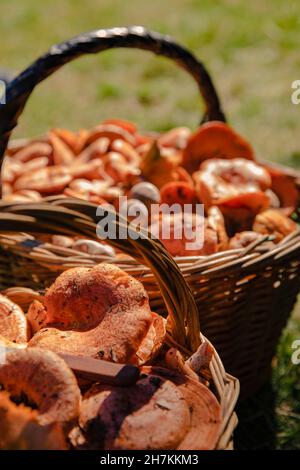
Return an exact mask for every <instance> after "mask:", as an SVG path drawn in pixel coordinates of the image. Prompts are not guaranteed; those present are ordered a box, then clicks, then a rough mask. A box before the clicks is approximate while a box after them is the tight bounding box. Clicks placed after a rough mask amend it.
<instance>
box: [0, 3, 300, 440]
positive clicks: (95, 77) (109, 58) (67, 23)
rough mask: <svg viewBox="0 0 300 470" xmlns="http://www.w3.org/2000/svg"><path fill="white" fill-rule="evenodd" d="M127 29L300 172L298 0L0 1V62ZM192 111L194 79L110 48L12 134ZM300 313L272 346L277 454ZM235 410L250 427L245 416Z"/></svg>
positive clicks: (178, 119)
mask: <svg viewBox="0 0 300 470" xmlns="http://www.w3.org/2000/svg"><path fill="white" fill-rule="evenodd" d="M129 24H142V25H144V26H147V27H149V28H152V29H154V30H158V31H160V32H163V33H168V34H170V35H172V36H173V37H174V38H176V40H177V41H179V42H181V43H182V44H184V45H186V46H187V47H189V48H190V49H191V50H192V51H193V52H194V53H195V54H196V55H197V56H198V57H199V58H200V59H202V60H203V61H204V63H205V64H206V65H207V67H208V69H209V70H210V72H211V74H212V76H213V78H214V82H215V84H216V87H217V89H218V91H219V94H220V96H221V98H222V103H223V107H224V109H225V111H226V114H227V116H228V119H229V121H230V122H231V123H232V124H233V125H234V127H235V128H236V129H237V130H238V131H240V132H241V133H242V134H243V135H245V137H247V138H248V139H249V140H250V141H251V143H252V144H253V146H254V147H255V149H256V152H257V155H259V156H260V157H263V158H267V159H270V160H274V161H280V162H283V163H286V164H289V165H291V166H295V167H300V139H299V137H298V135H299V130H300V122H299V121H300V105H299V106H295V105H292V104H291V83H292V82H293V81H294V80H296V79H299V78H300V53H299V52H300V43H299V32H300V17H299V2H298V0H289V2H288V4H287V2H286V1H284V0H265V1H263V2H262V1H261V0H253V1H252V2H245V1H242V0H223V1H220V0H215V1H211V0H173V1H172V2H171V1H166V0H165V1H161V0H152V1H151V2H146V1H138V0H131V1H130V2H125V1H124V0H114V1H112V0H101V1H98V0H85V1H84V2H83V1H81V0H65V1H63V2H62V1H60V0H44V1H43V2H36V1H35V0H1V15H0V31H1V33H2V48H1V64H0V67H7V68H10V69H12V70H13V71H14V72H15V73H18V72H20V71H21V70H22V69H23V68H25V67H26V66H27V65H29V64H30V63H31V62H32V61H33V60H35V59H36V57H37V56H39V55H40V54H42V53H44V52H45V51H46V50H47V49H48V48H49V47H50V46H51V45H52V44H54V43H57V42H61V41H63V40H64V39H66V38H69V37H72V36H74V35H76V34H78V33H80V32H82V31H88V30H91V29H95V28H98V27H111V26H116V25H129ZM201 111H202V105H201V100H200V99H199V97H198V92H197V88H196V86H195V84H194V83H193V81H192V80H191V78H190V77H189V76H187V75H186V74H185V73H184V72H183V71H181V70H178V68H177V67H176V66H175V65H174V64H172V63H171V62H169V61H167V60H164V59H161V58H157V57H154V56H152V55H151V54H148V53H144V52H139V51H129V50H114V51H109V52H105V53H102V54H101V55H97V56H95V57H85V58H81V59H79V60H77V61H76V62H73V63H72V64H69V65H68V66H66V67H64V69H62V70H61V71H59V72H58V73H56V74H55V76H53V77H51V78H50V79H48V80H47V81H46V82H45V83H43V84H41V85H40V86H39V88H38V89H37V90H36V91H35V93H34V94H33V97H32V99H31V100H30V103H29V104H28V106H27V108H26V111H25V113H24V116H22V118H21V120H20V126H19V127H18V129H17V131H16V133H15V134H14V136H19V137H21V136H34V135H37V134H41V133H43V132H45V131H46V130H47V129H48V128H49V127H53V126H67V127H69V128H71V129H78V128H79V127H88V126H92V125H94V124H96V123H97V122H98V121H100V120H102V119H104V118H106V117H113V116H114V117H121V118H128V119H131V120H133V121H135V122H138V123H139V124H140V126H141V127H142V128H144V129H151V130H165V129H168V128H170V127H173V126H177V125H188V126H190V127H192V128H193V127H195V126H196V125H197V123H198V121H199V117H200V115H201ZM298 310H299V309H298ZM296 317H297V318H298V320H297V319H296ZM299 317H300V315H299V313H297V312H296V313H295V320H294V321H293V323H291V324H290V326H289V328H288V329H287V331H286V334H285V335H284V337H283V339H282V342H281V345H280V347H279V353H278V363H277V367H276V368H275V369H274V374H273V383H272V387H273V391H274V392H275V395H274V394H273V392H272V390H271V389H270V386H269V388H268V387H267V389H268V390H267V395H268V393H271V395H272V396H273V398H274V407H273V409H274V410H275V411H276V413H275V415H274V416H273V417H272V418H270V416H269V415H267V418H266V420H267V423H268V429H269V431H270V434H271V435H272V434H274V433H275V437H274V439H273V442H272V444H270V446H273V447H274V446H275V447H277V448H296V447H298V448H299V442H300V436H299V432H300V431H299V420H300V409H299V402H300V396H299V376H300V374H299V372H300V368H299V367H300V366H298V368H297V366H293V365H291V360H290V358H291V349H290V348H291V343H292V338H297V337H298V338H300V319H299ZM297 381H298V382H297ZM263 392H264V391H263ZM267 401H268V398H267ZM259 402H264V401H263V400H261V399H260V396H259V395H258V397H255V398H254V405H253V403H252V405H253V406H254V410H256V413H255V412H254V415H255V416H258V414H257V413H258V411H257V410H258V403H259ZM252 405H251V406H252ZM251 406H250V405H249V406H248V408H249V409H251V410H252V408H251ZM246 411H247V410H246ZM248 411H249V410H248ZM241 413H242V418H243V419H244V422H246V423H247V419H248V418H247V412H245V410H244V409H243V410H241ZM243 413H245V415H244V414H243ZM252 414H253V413H252ZM262 416H264V413H263V415H262ZM257 422H260V419H258V418H257ZM271 430H272V432H271ZM259 435H260V434H259ZM241 436H242V437H243V433H242V432H241V433H240V437H241ZM247 439H248V441H247V442H248V444H246V446H247V445H248V446H250V445H251V438H250V437H249V436H247ZM247 439H246V440H247ZM242 441H243V439H242ZM262 443H263V437H261V445H263V444H262ZM243 445H244V444H243ZM243 445H242V446H243Z"/></svg>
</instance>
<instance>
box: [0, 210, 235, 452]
mask: <svg viewBox="0 0 300 470" xmlns="http://www.w3.org/2000/svg"><path fill="white" fill-rule="evenodd" d="M78 218H79V219H80V214H79V213H78ZM28 222H29V221H28ZM124 223H125V222H124ZM36 224H37V225H36ZM81 225H82V227H84V226H86V227H87V228H89V230H90V225H91V224H90V223H88V221H87V220H86V219H84V218H82V219H81ZM30 228H31V229H36V228H39V229H40V230H42V223H41V222H38V221H36V222H34V221H33V218H31V221H30V222H29V225H27V229H28V231H31V230H30ZM121 243H122V242H121ZM121 243H120V241H119V246H120V244H121ZM123 248H124V250H125V252H128V251H131V253H132V254H133V255H134V256H136V257H137V259H140V257H144V260H145V263H147V264H148V265H149V267H151V269H153V272H155V275H156V276H157V280H158V282H159V284H160V285H161V292H162V295H163V297H164V299H165V302H166V306H167V310H168V312H169V315H168V317H167V318H166V319H165V318H163V317H161V316H160V315H158V314H156V313H155V312H153V311H152V310H151V307H150V303H149V297H148V294H147V292H146V290H145V288H144V286H143V284H142V283H141V282H140V281H138V280H136V279H135V278H133V277H132V276H131V275H130V274H128V273H126V272H125V271H124V270H122V269H120V268H119V267H117V266H115V265H112V264H105V263H102V264H99V265H97V266H95V267H91V268H83V267H77V268H71V269H69V270H66V271H65V272H63V273H62V274H60V275H59V276H58V277H57V278H56V280H55V281H54V283H53V284H52V285H51V286H50V287H49V288H48V289H47V290H46V291H45V292H44V293H41V292H36V291H33V290H31V289H28V288H22V287H19V288H18V287H16V288H10V289H7V290H6V291H5V292H3V295H1V296H0V352H1V358H2V361H1V363H0V416H1V420H0V448H2V449H78V450H85V449H98V450H101V449H104V450H128V449H130V450H138V449H147V450H149V449H178V450H204V449H206V450H210V449H217V448H220V449H225V448H232V432H233V429H234V427H235V425H236V416H235V414H234V412H233V410H234V406H235V403H236V400H237V397H238V389H239V386H238V381H237V380H236V379H234V378H233V377H232V376H230V375H228V374H226V373H225V371H224V368H223V366H222V363H221V361H220V359H219V357H218V355H217V353H216V351H215V349H214V347H213V346H212V345H211V343H210V342H209V341H208V340H206V339H205V338H204V337H203V336H202V335H199V324H198V315H197V308H196V305H195V302H194V299H193V296H192V294H191V292H190V290H189V288H188V286H187V284H186V283H185V281H184V279H183V277H182V275H181V273H180V271H179V269H178V267H177V265H176V264H175V263H174V262H173V260H172V258H171V257H170V255H169V254H168V252H167V251H166V250H165V249H164V248H163V246H162V245H161V244H160V243H159V242H155V241H153V240H151V239H150V238H144V239H143V241H141V240H139V241H132V242H130V246H128V244H127V242H124V243H123ZM166 271H167V272H168V275H167V276H166V274H165V273H166ZM24 312H25V313H24ZM122 367H123V368H122ZM130 367H131V368H132V367H133V368H134V369H135V370H136V371H137V373H134V374H133V373H132V369H131V373H130V375H128V368H130ZM116 368H117V370H116ZM126 371H127V372H126ZM99 374H100V375H99ZM162 422H163V423H164V424H163V426H161V423H162Z"/></svg>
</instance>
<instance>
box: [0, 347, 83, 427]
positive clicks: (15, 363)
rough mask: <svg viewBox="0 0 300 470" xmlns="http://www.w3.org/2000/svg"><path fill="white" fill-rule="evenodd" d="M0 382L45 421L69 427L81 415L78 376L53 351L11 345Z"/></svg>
mask: <svg viewBox="0 0 300 470" xmlns="http://www.w3.org/2000/svg"><path fill="white" fill-rule="evenodd" d="M0 384H1V386H2V389H3V390H4V391H6V392H7V393H8V394H9V397H10V400H12V401H14V402H15V403H24V404H25V405H26V406H28V407H30V408H33V409H35V410H36V411H37V414H36V420H37V422H38V423H39V424H41V425H48V424H52V423H61V424H62V425H63V427H64V428H65V429H67V428H68V427H69V426H70V425H71V424H72V423H73V422H74V420H76V418H77V416H78V413H79V405H80V398H81V395H80V390H79V388H78V385H77V381H76V378H75V376H74V374H73V372H72V371H71V370H70V369H69V367H68V366H67V365H66V363H65V362H64V361H63V360H62V359H61V358H59V357H58V356H57V355H56V354H54V353H53V352H51V351H45V350H42V349H38V348H30V349H28V348H27V349H17V348H11V349H10V348H9V349H7V351H6V355H5V361H4V362H1V363H0Z"/></svg>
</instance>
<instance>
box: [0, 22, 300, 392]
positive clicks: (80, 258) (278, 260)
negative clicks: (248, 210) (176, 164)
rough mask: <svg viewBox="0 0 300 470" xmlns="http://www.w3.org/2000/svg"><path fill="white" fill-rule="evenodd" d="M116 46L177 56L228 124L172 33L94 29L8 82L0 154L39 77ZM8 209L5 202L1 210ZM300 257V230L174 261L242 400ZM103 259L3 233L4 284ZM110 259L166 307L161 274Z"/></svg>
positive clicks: (257, 376)
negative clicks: (272, 243) (271, 241)
mask: <svg viewBox="0 0 300 470" xmlns="http://www.w3.org/2000/svg"><path fill="white" fill-rule="evenodd" d="M117 47H133V48H140V49H144V50H148V51H152V52H154V53H155V54H157V55H162V56H165V57H168V58H171V59H173V60H175V61H176V62H177V64H178V65H179V66H181V67H183V68H184V69H185V70H186V71H187V72H188V73H189V74H190V75H191V76H192V77H193V78H194V79H195V80H196V82H197V84H198V87H199V89H200V92H201V94H202V97H203V100H204V103H205V114H204V117H203V119H202V121H209V120H219V121H225V117H224V113H223V112H222V109H221V106H220V101H219V99H218V96H217V93H216V91H215V88H214V86H213V84H212V81H211V79H210V77H209V75H208V73H207V71H206V69H205V67H204V66H203V64H201V63H200V62H198V60H197V59H196V58H195V57H194V56H193V55H192V54H191V53H190V52H188V51H187V50H186V49H184V48H183V47H181V46H179V45H178V44H176V43H174V42H173V41H172V40H171V39H170V38H169V37H165V36H161V35H159V34H157V33H152V32H149V31H146V30H145V29H144V28H141V27H132V28H114V29H111V30H97V31H94V32H92V33H87V34H83V35H81V36H79V37H76V38H74V39H72V40H70V41H68V42H66V43H63V44H60V45H58V46H55V47H53V48H52V49H51V50H50V51H49V52H48V53H47V54H46V55H44V56H43V57H41V58H40V59H38V60H37V61H36V62H35V63H33V64H32V65H31V66H30V67H29V68H28V69H26V70H25V71H24V72H23V73H22V74H21V75H19V76H18V77H17V78H16V79H15V80H14V81H13V82H12V83H11V84H10V85H9V86H8V89H7V96H6V98H7V104H6V105H5V106H0V155H1V156H3V155H4V154H5V150H6V148H7V144H8V141H9V138H10V134H11V131H12V129H13V128H14V127H15V126H16V125H17V121H18V118H19V116H20V114H21V113H22V111H23V108H24V106H25V104H26V102H27V100H28V98H29V96H30V94H31V92H32V91H33V89H34V88H35V86H36V85H37V84H38V83H39V82H41V81H42V80H44V79H45V78H46V77H48V76H49V75H51V74H52V73H54V72H55V71H56V70H57V69H59V68H60V67H61V66H62V65H64V64H65V63H67V62H70V61H71V60H73V59H74V58H76V57H79V56H80V55H82V54H86V53H88V54H90V53H96V52H99V51H103V50H106V49H109V48H117ZM268 165H269V166H270V164H268ZM281 170H282V171H283V172H285V173H286V174H287V175H288V176H289V178H290V179H291V181H292V182H294V184H295V187H298V186H297V182H298V179H299V180H300V174H299V173H297V172H295V171H293V170H290V169H289V168H284V167H281ZM11 209H12V207H11V206H9V205H2V210H3V211H4V210H7V211H8V210H11ZM59 217H60V216H59V214H57V218H59ZM59 220H60V221H61V219H59ZM260 241H261V242H262V241H263V239H262V240H260ZM299 254H300V233H299V232H298V231H297V232H296V233H294V234H293V235H291V236H289V237H287V238H286V239H284V240H283V241H282V242H281V243H280V244H278V245H277V246H276V247H275V248H274V249H270V248H268V247H267V245H263V244H257V243H254V244H252V245H250V246H249V247H247V248H246V249H236V250H229V251H226V252H221V253H218V254H215V255H211V256H207V257H184V258H176V261H177V263H178V265H179V267H180V268H181V271H182V273H183V275H184V277H185V279H186V281H187V282H188V284H189V285H190V287H191V290H192V292H193V294H194V296H195V299H196V303H197V305H198V308H199V313H200V314H201V322H202V331H203V332H204V333H205V334H206V335H207V336H208V337H210V338H212V339H213V341H214V344H215V345H216V347H217V349H218V351H219V353H220V355H221V357H222V360H223V361H224V364H225V366H226V368H227V369H228V370H229V371H230V372H231V373H232V374H234V375H235V376H237V377H238V378H239V379H240V381H241V397H242V398H244V397H246V396H249V395H250V394H252V393H253V392H255V391H256V390H257V389H258V388H259V387H260V385H261V384H262V383H263V382H264V381H266V380H267V379H268V377H269V374H270V364H271V360H272V357H273V355H274V354H275V351H276V345H277V343H278V339H279V337H280V334H281V331H282V328H283V327H284V326H285V324H286V322H287V319H288V317H289V315H290V313H291V311H292V309H293V305H294V303H295V301H296V297H297V294H298V291H299V286H300V260H299ZM104 260H105V258H104V257H99V256H98V257H96V256H94V257H91V256H88V255H85V254H83V253H82V254H80V253H78V252H75V251H72V250H68V249H62V248H58V247H55V246H53V245H51V244H50V243H41V242H39V240H38V238H34V237H32V236H28V235H26V234H24V233H20V234H18V235H3V236H1V237H0V261H1V264H0V288H2V289H3V288H6V287H9V286H13V285H23V286H27V287H33V288H38V289H42V288H44V287H45V286H47V285H48V284H49V283H50V282H51V281H52V280H53V278H54V277H55V276H56V275H57V273H58V272H60V271H63V270H64V269H67V268H68V267H70V266H74V265H79V264H80V265H86V266H89V265H92V264H95V263H98V262H100V261H104ZM109 262H115V263H118V264H119V265H120V266H121V267H124V268H125V269H126V270H127V271H130V272H131V273H132V274H133V275H135V276H137V277H141V278H142V279H143V282H144V285H145V286H146V288H147V290H148V292H149V295H150V299H151V302H152V307H153V308H154V309H155V310H157V311H158V312H162V313H163V312H164V311H165V304H164V301H163V299H162V297H161V293H160V290H159V287H158V284H157V282H156V279H155V277H154V276H153V274H152V273H151V271H150V270H149V269H148V268H147V267H146V266H145V265H144V264H143V263H140V262H139V261H136V260H135V259H132V260H131V261H129V260H126V261H123V262H121V261H120V260H119V259H115V260H112V259H111V258H109Z"/></svg>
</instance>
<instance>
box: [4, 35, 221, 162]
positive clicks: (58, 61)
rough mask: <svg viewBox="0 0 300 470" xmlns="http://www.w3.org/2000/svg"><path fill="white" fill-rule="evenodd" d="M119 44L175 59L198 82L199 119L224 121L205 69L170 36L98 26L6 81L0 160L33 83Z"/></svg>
mask: <svg viewBox="0 0 300 470" xmlns="http://www.w3.org/2000/svg"><path fill="white" fill-rule="evenodd" d="M121 47H122V48H127V47H128V48H135V49H142V50H147V51H151V52H153V53H154V54H156V55H160V56H164V57H167V58H169V59H172V60H174V61H175V62H176V63H177V64H178V65H179V66H180V67H182V68H183V69H184V70H186V71H187V72H188V73H189V74H190V75H191V76H192V77H193V78H194V80H195V81H196V82H197V85H198V87H199V90H200V93H201V95H202V98H203V100H204V103H205V113H204V116H203V118H202V122H205V121H211V120H219V121H225V116H224V113H223V111H222V109H221V104H220V101H219V98H218V95H217V92H216V90H215V87H214V85H213V83H212V80H211V78H210V76H209V74H208V72H207V70H206V68H205V67H204V65H203V64H202V63H201V62H199V61H198V60H197V59H196V58H195V57H194V55H193V54H191V53H190V52H189V51H188V50H187V49H185V48H184V47H182V46H180V45H179V44H177V43H176V42H174V41H173V40H172V39H171V38H170V37H169V36H164V35H161V34H159V33H155V32H152V31H148V30H147V29H145V28H143V27H141V26H131V27H122V28H112V29H98V30H95V31H91V32H88V33H84V34H81V35H80V36H76V37H74V38H73V39H70V40H69V41H66V42H63V43H61V44H58V45H55V46H53V47H52V48H51V49H50V50H49V51H48V52H47V53H46V54H45V55H43V56H41V57H40V58H39V59H37V60H36V61H35V62H33V64H31V65H30V66H29V67H28V68H27V69H26V70H24V71H23V72H22V73H21V74H20V75H19V76H17V77H16V78H15V79H14V80H12V82H10V83H9V85H8V87H7V90H6V104H5V105H0V160H1V158H2V157H3V155H4V152H5V150H6V147H7V144H8V141H9V138H10V134H11V132H12V130H13V129H14V128H15V127H16V126H17V124H18V118H19V116H20V115H21V113H22V111H23V109H24V107H25V105H26V102H27V100H28V98H29V97H30V95H31V93H32V91H33V90H34V88H35V87H36V85H38V84H39V83H40V82H42V81H43V80H45V79H46V78H47V77H49V76H50V75H52V74H53V73H54V72H56V70H58V69H60V68H61V67H62V66H63V65H64V64H67V63H68V62H71V61H72V60H75V59H76V58H77V57H80V56H82V55H84V54H95V53H97V52H101V51H105V50H107V49H114V48H121Z"/></svg>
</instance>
